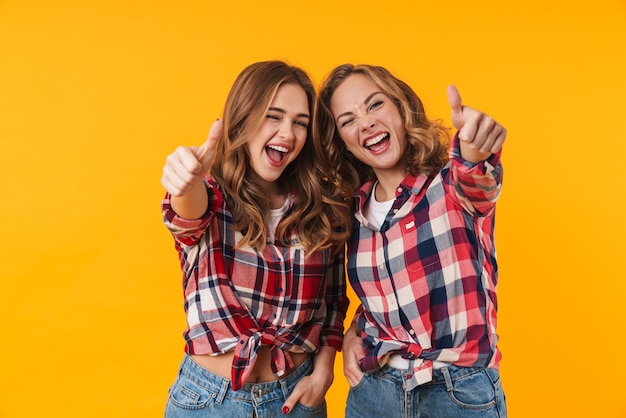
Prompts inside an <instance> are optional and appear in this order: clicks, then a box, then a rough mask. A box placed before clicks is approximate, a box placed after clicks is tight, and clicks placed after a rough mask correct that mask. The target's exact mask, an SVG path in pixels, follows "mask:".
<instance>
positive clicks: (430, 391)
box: [346, 366, 507, 418]
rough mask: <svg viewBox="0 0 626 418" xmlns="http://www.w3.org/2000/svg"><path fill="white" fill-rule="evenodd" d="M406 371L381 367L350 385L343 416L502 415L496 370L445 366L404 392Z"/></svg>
mask: <svg viewBox="0 0 626 418" xmlns="http://www.w3.org/2000/svg"><path fill="white" fill-rule="evenodd" d="M406 381H407V371H405V370H398V369H394V368H392V367H389V366H384V367H383V368H382V369H379V370H377V371H375V372H373V373H371V374H366V375H364V376H363V378H362V379H361V381H360V382H359V383H358V384H357V385H356V386H355V387H353V388H350V392H349V393H348V400H347V403H346V418H365V417H368V418H369V417H377V418H378V417H380V418H384V417H389V418H400V417H403V418H409V417H411V418H451V417H457V418H461V417H462V418H472V417H476V418H478V417H480V418H492V417H493V418H506V416H507V413H506V401H505V396H504V391H503V390H502V383H501V381H500V373H499V372H498V370H496V369H488V368H471V367H456V366H447V367H443V368H441V369H438V370H433V381H432V382H429V383H426V384H423V385H420V386H418V387H416V388H415V389H413V390H410V391H405V390H404V387H405V383H406Z"/></svg>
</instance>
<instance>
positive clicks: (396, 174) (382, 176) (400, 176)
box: [374, 170, 406, 202]
mask: <svg viewBox="0 0 626 418" xmlns="http://www.w3.org/2000/svg"><path fill="white" fill-rule="evenodd" d="M374 173H375V174H376V178H377V179H378V186H376V195H375V196H374V198H375V199H376V200H377V201H378V202H386V201H388V200H391V199H395V197H396V189H397V188H398V186H399V185H400V183H402V180H404V178H405V177H406V173H404V170H393V171H391V170H384V171H381V170H374Z"/></svg>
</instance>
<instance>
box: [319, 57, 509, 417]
mask: <svg viewBox="0 0 626 418" xmlns="http://www.w3.org/2000/svg"><path fill="white" fill-rule="evenodd" d="M448 101H449V103H450V107H451V110H452V124H453V126H454V127H455V128H456V129H457V130H458V131H457V134H456V135H455V136H454V137H453V139H452V141H451V142H450V140H449V133H448V129H447V128H445V127H444V126H443V124H442V123H441V122H440V121H437V120H431V119H429V118H428V117H427V116H426V112H425V110H424V106H423V105H422V102H421V100H420V98H419V97H418V95H417V94H416V93H415V92H414V91H413V90H412V89H411V88H410V87H409V86H408V85H407V84H406V83H405V82H403V81H402V80H400V79H398V78H397V77H395V76H394V75H393V74H392V73H391V72H390V71H388V70H387V69H385V68H383V67H379V66H373V65H352V64H345V65H340V66H338V67H336V68H335V69H334V70H333V71H332V72H331V73H330V74H329V76H328V77H327V79H326V80H325V81H324V83H323V84H322V87H321V90H320V92H319V99H318V107H317V119H316V121H317V122H316V125H317V132H318V134H317V135H316V136H315V138H316V139H319V141H320V146H321V147H323V149H324V155H325V156H326V158H327V160H328V166H329V167H334V169H333V171H332V172H330V173H329V178H330V180H332V181H331V182H329V184H330V185H336V186H337V187H338V188H343V192H344V193H345V194H346V195H347V196H350V198H351V201H352V212H353V215H354V216H353V222H352V229H353V230H352V235H351V238H350V239H349V240H348V249H347V254H348V261H347V262H348V278H349V281H350V283H351V285H352V287H353V289H354V291H355V293H356V295H357V296H358V297H359V299H360V302H361V305H360V306H359V307H358V308H357V313H356V315H355V318H354V320H353V322H352V326H351V327H350V328H349V330H348V331H347V332H346V335H345V337H344V342H343V360H344V361H343V364H344V374H345V375H346V378H347V380H348V382H349V383H350V391H349V394H348V399H347V402H346V417H347V418H357V417H389V418H397V417H407V418H408V417H412V418H413V417H414V418H419V417H429V418H449V417H485V418H486V417H494V418H495V417H499V418H503V417H506V415H507V412H506V402H505V397H504V392H503V390H502V383H501V381H500V374H499V364H500V358H501V353H500V350H499V348H498V345H497V343H498V335H497V334H496V324H497V317H496V312H497V298H496V287H497V283H498V268H497V262H496V251H495V241H494V233H493V232H494V222H495V206H496V201H497V200H498V197H499V195H500V190H501V187H502V162H501V159H500V155H501V152H502V145H503V143H504V140H505V138H506V129H504V127H503V126H502V125H500V124H499V123H497V122H496V121H495V120H493V118H491V117H489V116H488V115H486V114H484V113H482V112H479V111H477V110H474V109H472V108H470V107H468V106H464V105H463V104H462V102H461V97H460V95H459V93H458V91H457V89H456V88H455V87H454V86H450V87H449V88H448Z"/></svg>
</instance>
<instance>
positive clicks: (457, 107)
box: [447, 85, 465, 129]
mask: <svg viewBox="0 0 626 418" xmlns="http://www.w3.org/2000/svg"><path fill="white" fill-rule="evenodd" d="M447 92H448V103H449V104H450V108H451V109H452V125H454V127H455V128H456V129H461V128H462V127H463V125H465V118H464V117H463V102H462V101H461V95H460V94H459V91H458V90H457V88H456V86H453V85H450V86H448V89H447Z"/></svg>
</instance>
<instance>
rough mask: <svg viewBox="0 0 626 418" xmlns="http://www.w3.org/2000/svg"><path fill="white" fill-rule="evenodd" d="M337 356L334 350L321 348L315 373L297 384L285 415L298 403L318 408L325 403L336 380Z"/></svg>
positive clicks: (285, 404)
mask: <svg viewBox="0 0 626 418" xmlns="http://www.w3.org/2000/svg"><path fill="white" fill-rule="evenodd" d="M335 354H336V350H335V349H334V348H331V347H326V346H324V347H321V348H320V350H319V351H318V352H317V354H315V357H314V360H313V363H314V364H313V372H312V373H311V374H310V375H308V376H305V377H303V378H302V379H300V381H299V382H298V383H296V385H295V386H294V388H293V391H292V392H291V394H290V395H289V397H288V398H287V400H286V401H285V403H284V404H283V414H288V413H289V411H291V410H292V409H293V407H294V406H296V403H300V404H302V405H304V406H317V405H320V404H322V402H324V397H325V396H326V392H327V391H328V389H329V388H330V385H331V384H332V383H333V379H334V371H333V368H334V363H335Z"/></svg>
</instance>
